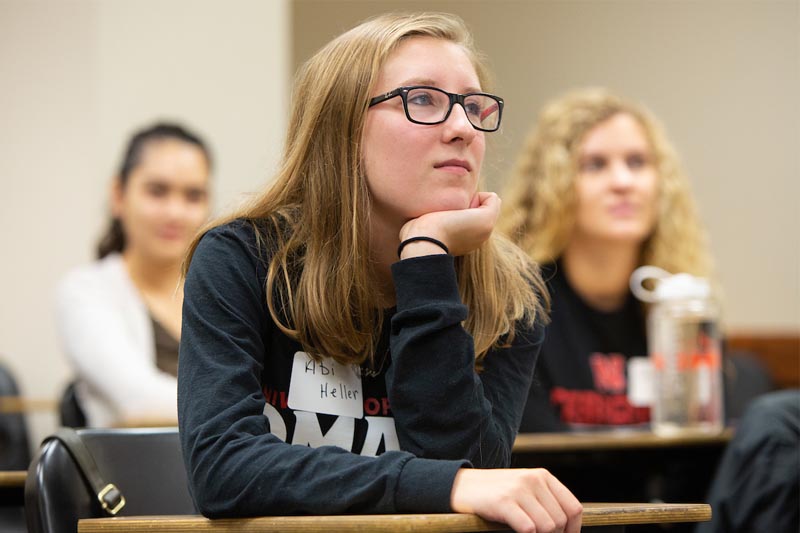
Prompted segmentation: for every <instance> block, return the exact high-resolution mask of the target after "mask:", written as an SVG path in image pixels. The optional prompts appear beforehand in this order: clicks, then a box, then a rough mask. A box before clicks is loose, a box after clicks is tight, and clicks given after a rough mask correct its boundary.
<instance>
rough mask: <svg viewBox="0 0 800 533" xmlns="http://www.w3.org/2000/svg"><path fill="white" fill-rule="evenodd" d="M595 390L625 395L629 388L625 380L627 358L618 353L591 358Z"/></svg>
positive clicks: (595, 354)
mask: <svg viewBox="0 0 800 533" xmlns="http://www.w3.org/2000/svg"><path fill="white" fill-rule="evenodd" d="M589 365H590V366H591V368H592V376H593V377H594V387H595V389H597V390H599V391H603V392H608V393H624V392H625V390H626V389H627V387H628V384H627V379H626V378H625V357H624V356H622V355H621V354H618V353H610V354H608V355H606V354H602V353H593V354H592V355H591V356H589Z"/></svg>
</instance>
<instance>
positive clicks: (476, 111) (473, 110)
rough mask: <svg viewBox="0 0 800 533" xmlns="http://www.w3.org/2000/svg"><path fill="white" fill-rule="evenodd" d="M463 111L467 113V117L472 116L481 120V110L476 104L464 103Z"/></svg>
mask: <svg viewBox="0 0 800 533" xmlns="http://www.w3.org/2000/svg"><path fill="white" fill-rule="evenodd" d="M464 109H465V110H466V111H467V114H468V115H472V116H475V117H478V118H483V117H482V116H481V115H482V114H483V110H482V109H481V106H480V105H478V104H476V103H469V102H468V103H466V104H465V105H464Z"/></svg>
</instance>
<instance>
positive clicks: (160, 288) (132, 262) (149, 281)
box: [122, 250, 182, 294]
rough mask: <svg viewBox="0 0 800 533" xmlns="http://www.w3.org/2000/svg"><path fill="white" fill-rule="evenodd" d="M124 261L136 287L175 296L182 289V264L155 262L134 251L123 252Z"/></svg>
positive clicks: (149, 291)
mask: <svg viewBox="0 0 800 533" xmlns="http://www.w3.org/2000/svg"><path fill="white" fill-rule="evenodd" d="M122 260H123V261H124V263H125V267H126V268H127V270H128V274H129V275H130V277H131V279H132V280H133V283H134V285H136V287H137V288H138V289H139V290H140V291H142V292H147V293H152V294H168V293H169V294H174V293H175V291H176V289H180V288H181V285H182V284H181V283H180V282H181V264H180V262H163V261H153V260H152V259H150V258H147V257H145V256H144V255H143V254H141V253H137V252H136V251H134V250H125V251H124V252H122Z"/></svg>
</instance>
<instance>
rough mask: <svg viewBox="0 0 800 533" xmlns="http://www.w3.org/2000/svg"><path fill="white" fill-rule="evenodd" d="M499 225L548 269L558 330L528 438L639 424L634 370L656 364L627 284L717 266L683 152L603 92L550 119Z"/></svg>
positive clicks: (550, 334)
mask: <svg viewBox="0 0 800 533" xmlns="http://www.w3.org/2000/svg"><path fill="white" fill-rule="evenodd" d="M503 198H504V199H505V203H504V205H503V209H502V212H501V219H500V222H499V223H498V227H499V229H500V230H501V231H504V232H505V233H507V234H508V235H509V236H510V237H511V239H512V240H513V241H514V242H516V243H517V244H518V245H520V246H521V247H522V248H523V249H524V250H526V251H527V252H528V253H529V254H530V255H531V257H533V259H535V260H536V261H539V262H541V263H543V264H544V265H545V267H544V273H545V276H544V277H545V281H546V282H547V285H548V289H549V291H550V295H551V299H552V301H551V308H552V317H551V318H552V321H551V324H550V325H549V326H548V330H547V336H546V340H545V344H544V346H543V348H542V353H541V356H540V359H539V364H538V365H537V367H536V373H535V375H534V381H533V384H532V386H531V391H530V395H529V398H528V403H527V407H526V410H525V414H524V417H523V422H522V427H521V431H523V432H525V431H562V430H567V429H575V428H587V427H597V426H601V427H602V426H621V425H622V426H624V425H638V424H643V423H646V422H648V421H649V412H648V409H647V408H641V407H634V406H632V405H630V403H629V402H628V400H627V376H626V363H627V360H628V359H629V358H630V357H632V356H643V355H646V354H647V345H646V338H645V326H644V311H643V308H642V306H641V305H640V304H639V303H638V302H636V301H635V300H634V299H633V296H632V295H631V293H630V290H629V286H628V280H629V278H630V275H631V273H632V272H633V271H634V270H635V269H636V268H637V267H638V266H640V265H644V264H648V265H656V266H659V267H661V268H663V269H665V270H667V271H670V272H688V273H691V274H694V275H697V276H702V277H708V276H709V274H710V271H711V260H710V257H709V254H708V252H707V246H706V239H705V235H704V232H703V230H702V229H701V227H702V226H701V224H700V221H699V219H698V217H697V214H696V210H695V207H694V202H693V201H692V196H691V194H690V190H689V182H688V180H687V178H686V176H685V175H684V174H683V172H682V170H681V168H680V165H679V163H678V158H677V156H676V154H675V151H674V150H673V148H672V147H671V146H670V144H669V142H668V141H667V139H666V137H665V135H664V132H663V131H662V129H661V127H660V125H659V124H658V122H657V121H656V120H655V118H653V116H652V115H651V114H650V113H649V112H648V111H647V110H646V109H644V108H642V107H640V106H638V105H636V104H633V103H631V102H629V101H626V100H623V99H621V98H618V97H616V96H614V95H612V94H610V93H609V92H608V91H606V90H603V89H588V90H582V91H577V92H574V93H570V94H567V95H566V96H564V97H562V98H560V99H558V100H556V101H554V102H552V103H550V104H549V105H547V106H546V107H545V108H544V110H543V111H542V113H541V115H540V117H539V121H538V123H537V125H536V126H535V128H534V129H533V131H532V133H531V135H530V137H529V138H528V141H527V143H526V145H525V148H524V151H523V153H522V156H521V157H520V159H519V161H518V164H517V168H516V171H515V174H514V176H513V178H512V180H511V182H510V184H509V187H508V190H507V191H506V193H505V194H504V196H503Z"/></svg>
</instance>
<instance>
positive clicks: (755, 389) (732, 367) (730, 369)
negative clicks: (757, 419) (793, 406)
mask: <svg viewBox="0 0 800 533" xmlns="http://www.w3.org/2000/svg"><path fill="white" fill-rule="evenodd" d="M723 364H724V366H723V369H722V370H723V375H724V377H725V379H724V383H725V421H726V424H727V425H734V426H735V425H736V424H737V423H738V421H739V418H741V416H742V414H743V413H744V412H745V410H746V409H747V406H748V405H750V402H751V401H753V400H754V399H756V398H758V397H759V396H761V395H762V394H765V393H767V392H771V391H773V390H775V389H776V385H775V382H774V381H773V379H772V377H771V376H770V375H769V371H768V370H767V367H766V366H765V365H764V363H762V362H761V361H760V360H759V359H758V357H757V356H756V355H755V354H752V353H749V352H743V351H727V352H726V354H725V357H724V358H723Z"/></svg>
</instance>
